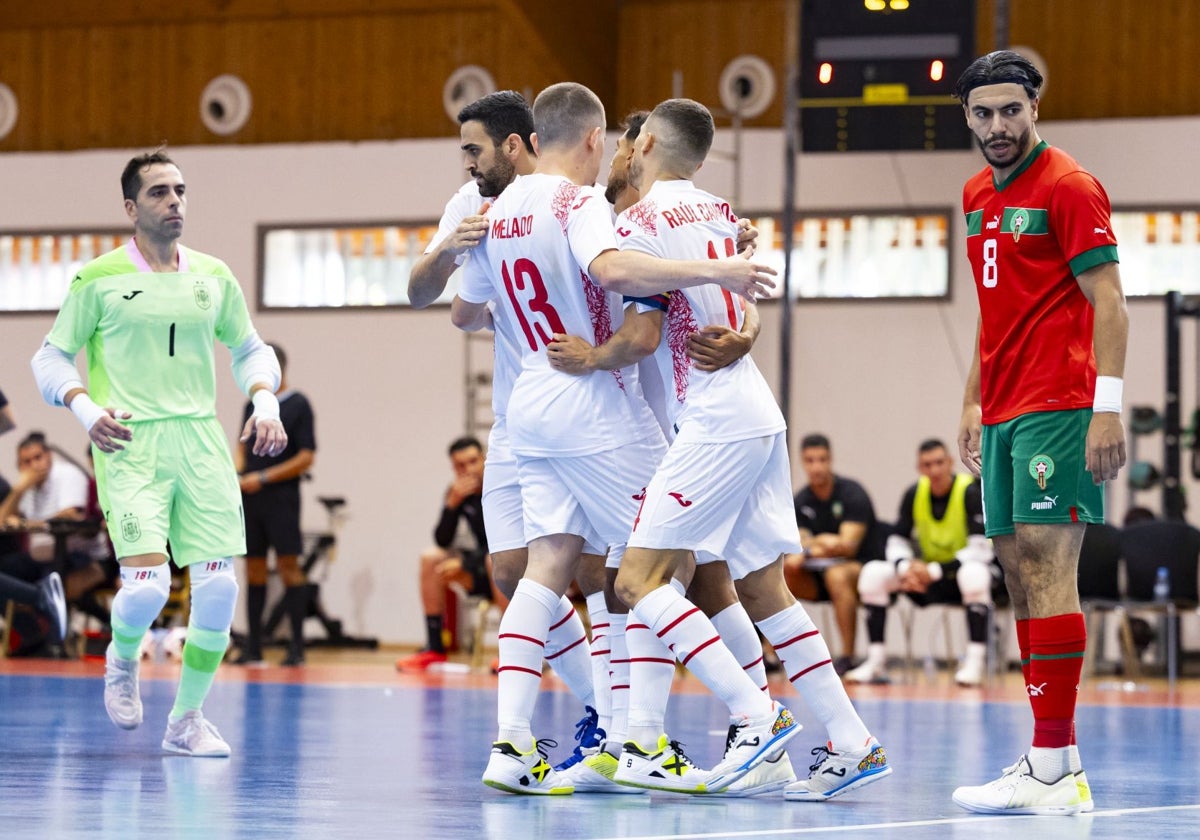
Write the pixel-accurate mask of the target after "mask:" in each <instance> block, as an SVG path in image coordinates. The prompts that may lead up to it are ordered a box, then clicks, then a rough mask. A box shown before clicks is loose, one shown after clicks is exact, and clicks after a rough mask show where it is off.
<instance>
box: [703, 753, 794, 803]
mask: <svg viewBox="0 0 1200 840" xmlns="http://www.w3.org/2000/svg"><path fill="white" fill-rule="evenodd" d="M794 781H796V771H795V770H793V769H792V761H791V759H790V758H788V755H787V753H785V752H784V751H783V750H780V751H779V752H777V753H776V754H775V755H773V756H771V757H770V758H768V759H767V760H766V761H764V762H763V763H762V764H760V765H758V766H757V767H755V768H754V769H753V770H751V771H750V772H749V773H747V774H746V775H745V776H742V778H740V779H738V780H737V781H736V782H734V783H733V784H731V785H730V786H729V787H727V788H725V790H722V791H718V792H716V793H713V794H710V796H713V797H727V798H730V799H740V798H743V797H746V796H761V795H762V794H764V793H774V792H775V791H777V790H782V789H783V788H786V787H787V786H788V785H790V784H791V783H792V782H794Z"/></svg>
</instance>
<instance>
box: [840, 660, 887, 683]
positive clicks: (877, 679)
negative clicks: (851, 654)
mask: <svg viewBox="0 0 1200 840" xmlns="http://www.w3.org/2000/svg"><path fill="white" fill-rule="evenodd" d="M842 679H844V680H845V681H846V682H852V683H859V684H866V685H887V684H889V683H890V682H891V681H892V678H891V677H890V676H888V672H887V667H886V666H885V665H884V663H882V662H876V661H873V660H872V659H871V657H869V656H868V657H867V659H866V661H865V662H863V664H861V665H859V666H858V667H857V668H851V669H850V670H849V671H847V672H846V673H845V674H843V675H842Z"/></svg>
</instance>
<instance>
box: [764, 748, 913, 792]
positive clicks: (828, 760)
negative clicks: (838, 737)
mask: <svg viewBox="0 0 1200 840" xmlns="http://www.w3.org/2000/svg"><path fill="white" fill-rule="evenodd" d="M812 754H813V755H815V756H817V762H816V764H813V765H812V766H811V767H809V768H808V771H809V776H808V778H807V779H802V780H800V781H798V782H796V783H795V784H791V785H788V786H787V787H786V788H784V789H783V798H784V799H790V800H794V801H799V802H823V801H825V800H826V799H833V798H834V797H835V796H841V795H842V794H843V793H849V792H850V791H852V790H856V789H857V788H860V787H863V786H864V785H869V784H871V782H877V781H879V780H880V779H883V778H886V777H888V776H890V775H892V766H891V765H890V764H888V760H887V754H886V753H885V752H884V751H883V747H881V746H880V745H879V742H878V741H876V740H875V739H874V738H867V743H866V744H865V745H864V746H863V747H862V749H858V750H842V751H841V752H836V751H835V750H834V749H833V744H832V742H830V743H827V744H826V745H825V746H823V747H814V748H813V751H812Z"/></svg>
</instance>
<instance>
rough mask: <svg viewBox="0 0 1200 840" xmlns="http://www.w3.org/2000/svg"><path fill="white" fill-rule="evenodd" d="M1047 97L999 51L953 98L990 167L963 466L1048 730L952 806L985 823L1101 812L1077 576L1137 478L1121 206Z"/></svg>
mask: <svg viewBox="0 0 1200 840" xmlns="http://www.w3.org/2000/svg"><path fill="white" fill-rule="evenodd" d="M1041 85H1042V76H1041V74H1040V73H1039V72H1038V71H1037V69H1036V68H1035V67H1034V66H1033V64H1032V63H1030V62H1029V61H1028V60H1027V59H1025V58H1024V57H1023V56H1021V55H1019V54H1017V53H1015V52H1011V51H1007V50H1001V51H998V52H993V53H989V54H988V55H985V56H983V57H982V58H979V59H976V60H975V61H974V62H973V63H972V64H971V65H970V66H969V67H968V68H967V69H966V71H965V72H964V73H963V74H962V76H961V77H960V78H959V80H958V86H957V88H956V90H955V94H956V95H957V96H958V98H959V99H960V100H961V101H962V103H963V109H964V111H965V112H966V118H967V124H968V126H970V128H971V132H972V133H973V134H974V135H975V141H976V143H978V145H979V149H980V151H982V152H983V157H984V159H985V160H986V161H987V163H988V166H987V168H985V169H984V170H983V171H981V172H980V173H979V174H977V175H976V176H974V177H973V178H971V179H970V180H969V181H967V184H966V186H965V187H964V189H963V211H964V213H965V214H966V220H967V255H968V257H969V258H970V260H971V268H972V271H973V273H974V276H975V286H976V291H977V292H978V294H979V311H980V318H979V327H978V335H977V338H976V352H975V358H974V363H973V364H972V367H971V374H970V376H969V378H968V380H967V387H966V394H965V396H964V397H963V414H962V421H961V423H960V426H959V436H958V443H959V451H960V454H961V456H962V459H963V462H964V463H965V464H966V465H967V467H968V468H970V470H971V471H972V472H973V473H975V474H976V475H981V474H982V479H983V498H984V520H985V528H986V531H987V535H988V536H989V537H991V538H992V539H993V541H994V544H995V549H996V555H997V557H998V558H999V559H1000V563H1001V565H1002V566H1003V567H1004V575H1005V582H1006V584H1007V586H1008V591H1009V594H1010V596H1011V598H1012V604H1013V610H1014V612H1015V614H1016V619H1017V639H1018V642H1019V646H1020V650H1021V663H1022V670H1023V672H1024V676H1025V685H1026V690H1027V692H1028V694H1029V702H1030V705H1031V706H1032V707H1033V718H1034V728H1033V745H1032V747H1031V748H1030V750H1029V752H1028V753H1027V754H1026V755H1023V756H1021V758H1020V759H1018V761H1017V762H1016V763H1015V764H1014V765H1013V766H1011V767H1009V768H1007V769H1005V771H1004V773H1003V775H1002V776H1001V777H1000V778H999V779H997V780H995V781H992V782H989V783H988V784H985V785H981V786H978V787H960V788H958V789H957V790H956V791H955V792H954V801H955V802H956V803H958V804H959V805H961V806H962V807H963V808H966V809H967V810H969V811H976V812H980V813H996V814H999V813H1007V814H1074V813H1078V812H1080V811H1090V810H1092V807H1093V804H1092V796H1091V791H1090V789H1089V787H1088V783H1087V777H1086V776H1085V775H1084V773H1083V769H1082V767H1081V765H1080V762H1079V751H1078V749H1077V748H1076V746H1075V721H1074V718H1075V697H1076V693H1077V690H1078V684H1079V675H1080V670H1081V667H1082V664H1083V651H1084V644H1085V641H1086V631H1085V627H1084V621H1083V614H1082V612H1081V611H1080V606H1079V589H1078V585H1077V583H1076V576H1077V567H1078V561H1079V547H1080V543H1081V541H1082V539H1083V529H1084V527H1085V525H1084V523H1087V522H1103V521H1104V491H1103V483H1104V482H1105V481H1111V480H1112V479H1115V478H1116V477H1117V473H1118V471H1119V470H1120V468H1121V467H1122V466H1123V465H1124V463H1125V430H1124V427H1123V426H1122V423H1121V390H1122V379H1121V377H1122V374H1123V371H1124V367H1125V347H1126V342H1127V339H1128V334H1129V316H1128V312H1127V311H1126V308H1125V296H1124V293H1123V291H1122V289H1121V276H1120V273H1119V271H1118V269H1117V247H1116V244H1117V243H1116V239H1115V238H1114V237H1113V235H1112V223H1111V221H1110V219H1109V213H1110V210H1109V202H1108V196H1107V195H1106V194H1105V192H1104V188H1103V187H1102V186H1100V183H1099V182H1098V181H1097V180H1096V179H1095V178H1094V177H1093V176H1092V175H1091V174H1090V173H1088V172H1087V171H1085V170H1084V169H1083V168H1082V167H1080V165H1079V164H1078V163H1076V162H1075V160H1074V159H1072V158H1071V157H1070V156H1068V155H1067V154H1066V153H1064V152H1062V151H1060V150H1058V149H1055V148H1052V147H1050V146H1049V145H1047V144H1046V143H1045V142H1043V141H1042V139H1041V138H1040V137H1039V136H1038V132H1037V127H1036V125H1035V123H1036V121H1037V116H1038V103H1039V98H1038V93H1039V90H1040V88H1041Z"/></svg>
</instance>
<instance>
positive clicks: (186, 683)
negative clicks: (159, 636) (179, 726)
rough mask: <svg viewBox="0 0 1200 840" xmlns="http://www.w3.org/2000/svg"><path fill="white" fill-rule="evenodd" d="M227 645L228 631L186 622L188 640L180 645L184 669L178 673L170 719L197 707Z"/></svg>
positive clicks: (200, 704)
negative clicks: (177, 685) (177, 688)
mask: <svg viewBox="0 0 1200 840" xmlns="http://www.w3.org/2000/svg"><path fill="white" fill-rule="evenodd" d="M228 646H229V631H228V630H206V629H204V628H203V627H197V626H196V625H194V624H190V623H189V624H188V629H187V641H186V642H184V645H183V671H182V673H181V674H180V675H179V691H178V692H177V693H176V695H175V706H174V707H173V708H172V709H171V718H172V719H173V720H178V719H179V718H180V717H182V716H183V714H184V713H185V712H191V711H195V710H198V709H199V708H200V707H201V706H202V705H203V704H204V698H205V697H207V696H208V690H209V689H210V688H211V687H212V683H213V677H215V676H216V675H217V666H218V665H220V664H221V660H222V659H224V658H225V649H226V648H227V647H228Z"/></svg>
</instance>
